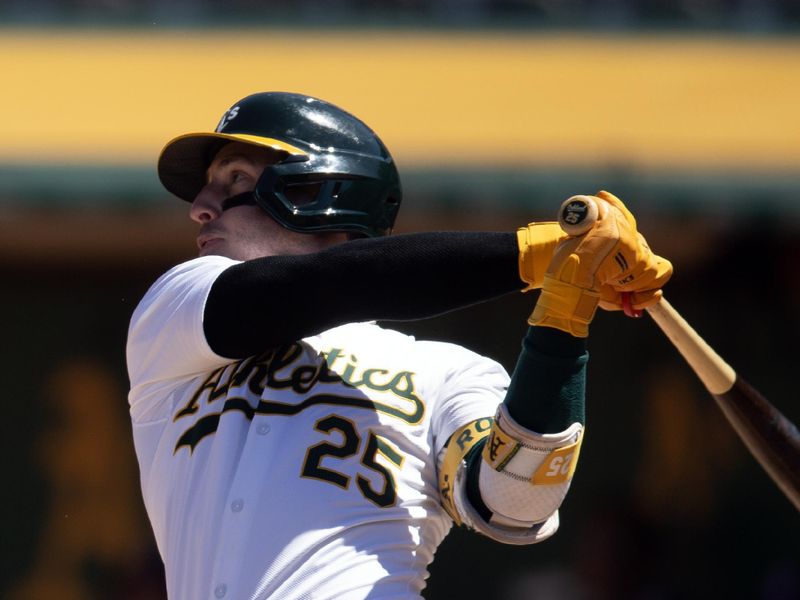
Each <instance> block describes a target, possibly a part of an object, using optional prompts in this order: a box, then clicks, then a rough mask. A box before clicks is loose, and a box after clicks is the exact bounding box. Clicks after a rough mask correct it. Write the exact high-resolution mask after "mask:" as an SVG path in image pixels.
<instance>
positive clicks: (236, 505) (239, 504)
mask: <svg viewBox="0 0 800 600" xmlns="http://www.w3.org/2000/svg"><path fill="white" fill-rule="evenodd" d="M243 508H244V500H242V499H241V498H240V499H238V500H234V501H233V502H231V510H232V511H233V512H240V511H241V510H242V509H243Z"/></svg>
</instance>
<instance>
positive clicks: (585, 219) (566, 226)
mask: <svg viewBox="0 0 800 600" xmlns="http://www.w3.org/2000/svg"><path fill="white" fill-rule="evenodd" d="M605 210H607V209H606V206H605V205H604V204H598V203H597V202H595V200H594V199H592V198H591V197H590V196H584V195H578V196H572V197H571V198H567V199H566V200H564V202H562V203H561V208H560V209H559V211H558V224H559V225H560V226H561V229H562V230H563V231H564V233H566V234H567V235H570V236H572V237H578V236H580V235H583V234H584V233H586V232H587V231H589V230H590V229H591V228H592V227H594V225H595V223H597V219H599V218H600V214H601V211H603V212H604V211H605ZM622 310H623V312H624V313H625V314H626V315H627V316H629V317H632V318H634V319H638V318H640V317H641V316H642V311H641V309H638V308H634V307H633V302H632V300H631V292H622Z"/></svg>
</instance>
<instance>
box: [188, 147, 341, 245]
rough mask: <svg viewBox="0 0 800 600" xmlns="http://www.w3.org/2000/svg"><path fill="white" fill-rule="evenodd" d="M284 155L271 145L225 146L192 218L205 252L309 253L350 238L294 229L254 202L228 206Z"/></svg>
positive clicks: (251, 187)
mask: <svg viewBox="0 0 800 600" xmlns="http://www.w3.org/2000/svg"><path fill="white" fill-rule="evenodd" d="M278 157H279V154H278V153H277V152H275V151H274V150H271V149H269V148H263V147H259V146H251V145H249V144H242V143H239V142H232V143H230V144H228V145H226V146H224V147H223V148H222V150H220V151H219V152H218V153H217V155H216V156H215V157H214V160H213V161H212V162H211V165H210V166H209V167H208V171H207V173H206V175H207V179H206V181H207V182H208V183H207V184H206V186H205V187H204V188H203V189H202V190H201V191H200V193H199V194H198V195H197V197H196V198H195V199H194V202H193V203H192V208H191V209H190V211H189V216H190V217H191V218H192V220H194V221H196V222H197V223H199V224H200V232H199V233H198V236H197V247H198V250H199V255H200V256H207V255H210V254H213V255H218V256H227V257H228V258H233V259H235V260H250V259H253V258H259V257H262V256H277V255H282V254H308V253H310V252H315V251H317V250H322V249H323V248H326V247H328V246H332V245H334V244H338V243H341V242H344V241H346V240H347V234H345V233H323V234H308V233H297V232H294V231H289V230H288V229H286V228H285V227H283V226H282V225H281V224H280V223H277V222H276V221H275V220H273V219H272V217H270V216H269V215H268V214H267V213H266V212H265V211H264V210H263V209H261V208H260V207H258V206H253V205H241V206H234V207H232V208H229V209H227V210H223V209H222V205H223V201H224V200H226V199H227V198H230V197H231V196H235V195H236V194H241V193H243V192H250V191H252V190H253V189H255V185H256V182H257V181H258V178H259V177H260V175H261V173H262V171H263V170H264V167H266V166H267V165H271V164H274V163H275V162H276V161H277V160H278Z"/></svg>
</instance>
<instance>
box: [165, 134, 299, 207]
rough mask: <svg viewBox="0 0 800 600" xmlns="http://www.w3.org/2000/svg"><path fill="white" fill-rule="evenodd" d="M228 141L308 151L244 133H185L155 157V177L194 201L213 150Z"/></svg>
mask: <svg viewBox="0 0 800 600" xmlns="http://www.w3.org/2000/svg"><path fill="white" fill-rule="evenodd" d="M230 142H242V143H244V144H250V145H253V146H261V147H265V148H272V149H273V150H277V151H280V152H285V153H286V154H287V155H294V156H305V155H307V154H308V153H307V152H305V151H304V150H301V149H300V148H298V147H296V146H293V145H291V144H287V143H286V142H284V141H281V140H278V139H274V138H267V137H260V136H257V135H249V134H245V133H211V132H203V133H187V134H185V135H180V136H178V137H176V138H174V139H172V140H170V141H169V142H167V144H166V146H164V149H163V150H162V151H161V155H160V156H159V157H158V178H159V179H160V180H161V183H162V184H163V185H164V187H165V188H166V189H167V191H169V192H171V193H173V194H175V195H176V196H177V197H178V198H180V199H182V200H186V201H187V202H192V201H194V199H195V197H196V196H197V194H199V193H200V190H202V189H203V186H205V185H206V170H207V169H208V167H209V165H210V164H211V161H212V160H214V156H216V154H217V152H219V151H220V149H221V148H222V147H223V146H224V145H226V144H228V143H230Z"/></svg>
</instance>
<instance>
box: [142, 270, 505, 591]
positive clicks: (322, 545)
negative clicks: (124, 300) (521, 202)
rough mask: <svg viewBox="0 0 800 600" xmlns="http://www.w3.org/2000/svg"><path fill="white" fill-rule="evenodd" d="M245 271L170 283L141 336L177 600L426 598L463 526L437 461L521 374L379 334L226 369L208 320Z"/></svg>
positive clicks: (161, 517) (358, 326)
mask: <svg viewBox="0 0 800 600" xmlns="http://www.w3.org/2000/svg"><path fill="white" fill-rule="evenodd" d="M233 264H235V261H232V260H230V259H226V258H223V257H218V256H209V257H204V258H198V259H195V260H191V261H189V262H186V263H183V264H181V265H179V266H177V267H175V268H173V269H172V270H170V271H169V272H168V273H166V274H165V275H163V276H162V277H161V278H160V279H159V280H158V281H157V282H156V283H155V284H154V285H153V286H152V287H151V288H150V290H149V291H148V292H147V294H146V295H145V297H144V298H143V299H142V301H141V303H140V304H139V306H138V307H137V308H136V311H135V312H134V314H133V318H132V320H131V325H130V330H129V337H128V347H127V355H128V370H129V375H130V380H131V391H130V396H129V400H130V410H131V418H132V422H133V435H134V441H135V446H136V453H137V456H138V460H139V466H140V471H141V485H142V491H143V496H144V501H145V505H146V508H147V512H148V515H149V517H150V521H151V523H152V526H153V530H154V532H155V537H156V542H157V544H158V548H159V551H160V553H161V557H162V559H163V560H164V564H165V570H166V579H167V588H168V594H169V597H170V599H171V600H178V599H186V600H198V599H209V600H216V599H219V598H231V599H237V600H238V599H266V598H280V599H282V600H287V599H312V598H313V599H314V600H324V599H327V598H330V599H333V598H336V599H337V600H354V599H362V598H398V599H399V598H403V599H408V598H419V597H420V591H421V590H422V588H423V587H424V580H425V578H426V577H427V565H428V564H429V563H430V562H431V560H432V558H433V553H434V551H435V549H436V548H437V546H438V545H439V544H440V543H441V541H442V539H443V538H444V536H445V535H446V533H447V532H448V530H449V528H450V526H451V523H452V522H451V520H450V517H449V516H448V515H447V514H446V513H445V512H444V510H443V509H442V507H441V505H440V498H439V486H438V481H437V472H436V471H437V469H436V457H437V455H438V453H439V452H440V450H441V448H442V446H443V445H444V443H445V442H446V441H447V439H448V437H449V436H450V435H451V434H452V433H453V432H454V431H455V430H456V429H457V428H459V427H460V426H462V425H464V424H465V423H467V422H469V421H472V420H474V419H478V418H481V417H487V416H492V415H494V413H495V410H496V408H497V405H498V404H499V402H500V401H501V400H502V398H503V396H504V394H505V389H506V387H507V385H508V375H507V373H506V372H505V370H504V369H503V368H502V366H500V365H499V364H498V363H496V362H494V361H492V360H489V359H487V358H484V357H481V356H478V355H477V354H475V353H473V352H470V351H468V350H466V349H464V348H461V347H459V346H455V345H452V344H445V343H437V342H424V341H416V340H415V339H414V338H412V337H409V336H406V335H403V334H400V333H398V332H395V331H391V330H387V329H383V328H381V327H378V326H377V325H375V324H370V323H354V324H348V325H343V326H341V327H336V328H334V329H331V330H328V331H325V332H323V333H321V334H319V335H316V336H313V337H308V338H305V339H303V340H300V341H298V342H296V343H294V344H290V345H287V346H285V347H282V348H280V349H279V350H277V351H274V352H265V353H264V354H262V355H258V356H253V357H250V358H247V359H245V360H236V361H234V360H231V359H227V358H223V357H221V356H218V355H217V354H215V353H214V352H213V351H212V350H211V348H210V347H209V345H208V343H207V341H206V339H205V336H204V333H203V309H204V306H205V302H206V298H207V296H208V293H209V290H210V288H211V285H212V283H213V282H214V280H215V279H216V278H217V276H218V275H219V274H220V273H221V272H222V271H223V270H224V269H226V268H227V267H229V266H231V265H233ZM319 301H320V302H325V298H324V297H321V298H320V299H319ZM278 318H280V316H278Z"/></svg>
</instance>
